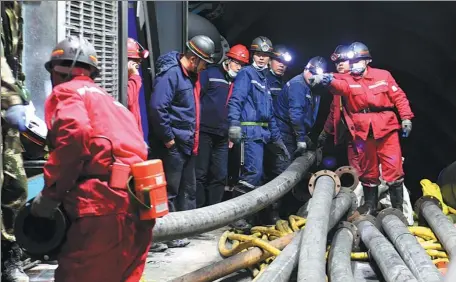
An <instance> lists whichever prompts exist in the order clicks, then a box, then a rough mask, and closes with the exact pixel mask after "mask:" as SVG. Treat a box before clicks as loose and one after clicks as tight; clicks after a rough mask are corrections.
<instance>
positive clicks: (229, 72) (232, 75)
mask: <svg viewBox="0 0 456 282" xmlns="http://www.w3.org/2000/svg"><path fill="white" fill-rule="evenodd" d="M228 75H229V76H230V77H231V78H235V77H236V75H237V72H235V71H234V70H232V69H230V68H229V69H228Z"/></svg>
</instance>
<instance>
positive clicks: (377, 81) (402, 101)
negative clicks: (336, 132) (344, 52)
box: [329, 67, 414, 140]
mask: <svg viewBox="0 0 456 282" xmlns="http://www.w3.org/2000/svg"><path fill="white" fill-rule="evenodd" d="M329 89H330V91H331V93H332V94H334V95H341V96H343V97H344V104H345V107H344V117H345V118H346V121H347V124H348V128H349V130H350V132H351V134H352V136H356V137H359V138H361V139H363V140H366V139H367V135H368V133H369V127H370V126H372V131H373V134H374V138H375V139H379V138H382V137H384V136H385V135H386V134H388V133H390V132H391V131H393V130H397V129H400V128H401V126H400V124H399V122H398V120H397V118H396V114H395V113H394V112H393V111H391V110H388V109H391V108H393V107H396V108H397V110H398V112H399V115H400V118H401V119H402V120H405V119H412V118H413V117H414V115H413V112H412V110H411V109H410V105H409V101H408V99H407V97H406V95H405V93H404V91H402V89H401V88H400V87H399V86H398V85H397V83H396V81H395V80H394V78H393V77H392V76H391V74H390V73H389V72H388V71H386V70H381V69H375V68H371V67H368V69H367V73H366V74H365V75H364V77H354V76H351V75H349V74H344V75H339V76H337V77H336V78H335V79H334V80H333V81H332V82H331V85H330V87H329ZM337 100H339V99H335V100H334V107H338V106H340V105H336V103H337V102H336V101H337ZM365 109H375V110H381V109H385V111H383V112H370V113H360V111H362V110H365ZM336 112H339V113H340V111H334V124H337V122H339V120H340V115H339V117H337V116H336Z"/></svg>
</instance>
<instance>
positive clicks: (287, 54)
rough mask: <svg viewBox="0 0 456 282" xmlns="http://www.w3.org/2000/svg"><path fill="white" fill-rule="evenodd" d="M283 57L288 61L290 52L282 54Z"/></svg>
mask: <svg viewBox="0 0 456 282" xmlns="http://www.w3.org/2000/svg"><path fill="white" fill-rule="evenodd" d="M283 59H284V60H285V62H289V61H291V59H292V57H291V55H290V53H288V52H286V53H285V54H283Z"/></svg>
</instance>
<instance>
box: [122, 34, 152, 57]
mask: <svg viewBox="0 0 456 282" xmlns="http://www.w3.org/2000/svg"><path fill="white" fill-rule="evenodd" d="M127 49H128V58H129V59H145V58H147V57H149V51H147V50H146V49H144V48H143V47H142V46H141V44H139V42H138V41H136V40H134V39H133V38H128V40H127Z"/></svg>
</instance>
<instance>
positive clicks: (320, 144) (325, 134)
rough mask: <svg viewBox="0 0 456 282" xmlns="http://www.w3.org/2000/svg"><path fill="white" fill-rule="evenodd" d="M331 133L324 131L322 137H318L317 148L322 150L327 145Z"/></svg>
mask: <svg viewBox="0 0 456 282" xmlns="http://www.w3.org/2000/svg"><path fill="white" fill-rule="evenodd" d="M328 136H329V133H328V132H326V131H325V130H322V131H321V133H320V135H318V139H317V147H318V148H321V147H323V146H324V145H325V143H326V139H328Z"/></svg>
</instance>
